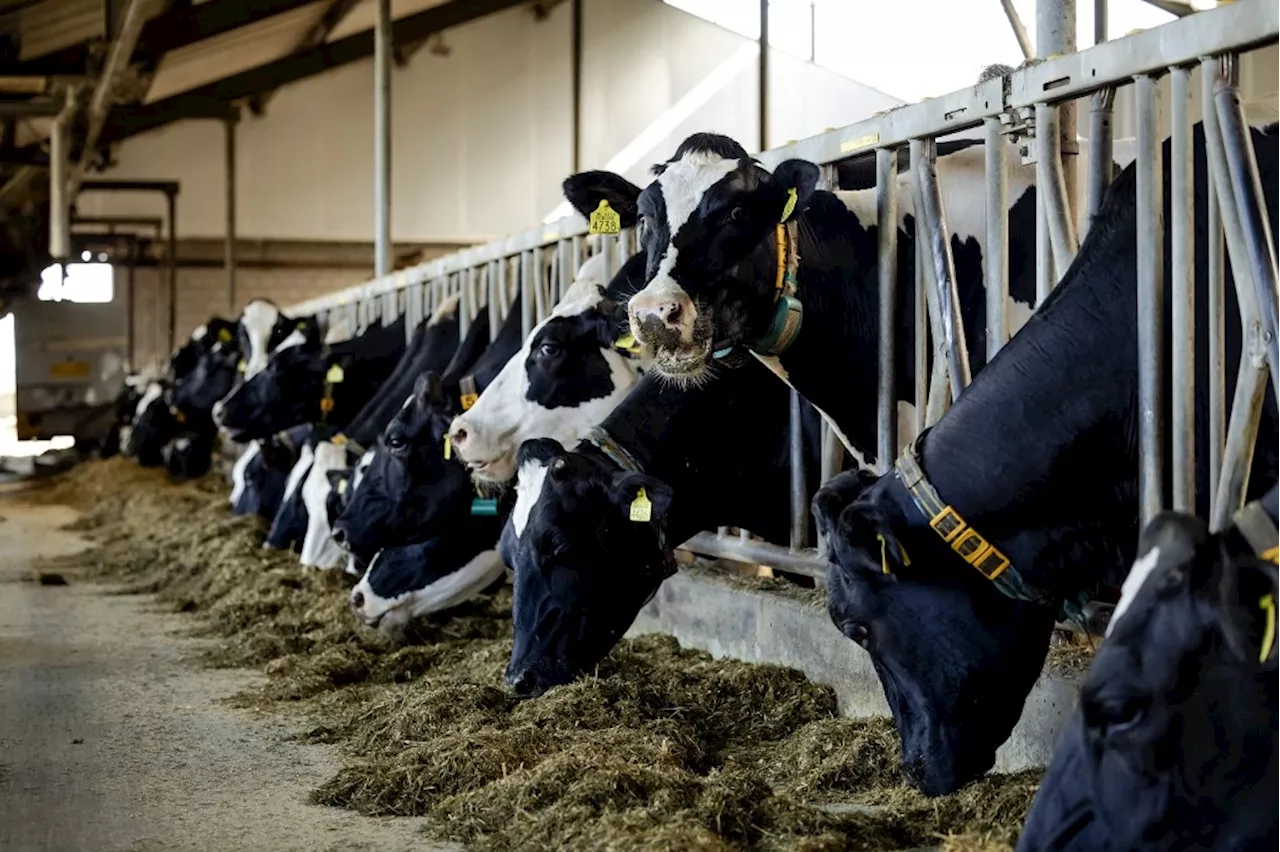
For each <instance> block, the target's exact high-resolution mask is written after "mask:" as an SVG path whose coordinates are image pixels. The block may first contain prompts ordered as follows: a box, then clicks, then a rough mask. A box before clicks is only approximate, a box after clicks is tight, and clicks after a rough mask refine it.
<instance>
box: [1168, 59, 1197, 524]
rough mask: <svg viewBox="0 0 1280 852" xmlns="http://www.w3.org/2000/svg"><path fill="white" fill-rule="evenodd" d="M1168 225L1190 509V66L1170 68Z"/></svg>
mask: <svg viewBox="0 0 1280 852" xmlns="http://www.w3.org/2000/svg"><path fill="white" fill-rule="evenodd" d="M1171 74H1172V77H1171V80H1170V86H1171V88H1170V92H1169V97H1170V100H1171V101H1172V103H1171V104H1170V105H1169V109H1170V122H1171V124H1172V127H1171V135H1172V138H1171V140H1170V146H1171V148H1170V153H1169V159H1170V162H1169V171H1170V177H1171V181H1172V182H1171V184H1170V187H1169V192H1170V193H1171V194H1172V196H1173V197H1172V198H1170V199H1169V219H1170V221H1169V230H1170V246H1171V252H1172V258H1171V260H1172V263H1173V270H1172V274H1173V281H1172V292H1171V296H1172V300H1173V304H1172V306H1171V309H1172V313H1173V335H1172V344H1173V347H1172V364H1171V371H1172V375H1173V386H1172V390H1173V393H1172V399H1171V400H1170V402H1171V403H1172V406H1173V416H1172V417H1171V418H1170V420H1171V426H1172V429H1173V435H1172V437H1171V439H1170V449H1171V451H1172V452H1173V483H1172V492H1173V508H1174V510H1175V511H1179V512H1194V511H1195V505H1196V503H1195V500H1196V459H1195V452H1196V413H1195V380H1196V378H1195V377H1196V350H1195V346H1196V328H1195V321H1196V311H1195V298H1196V290H1195V277H1194V276H1195V230H1194V227H1195V170H1194V161H1193V159H1192V149H1193V145H1192V139H1193V137H1192V127H1191V70H1190V69H1188V68H1174V69H1172V71H1171Z"/></svg>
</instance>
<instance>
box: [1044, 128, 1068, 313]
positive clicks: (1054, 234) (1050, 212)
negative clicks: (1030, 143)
mask: <svg viewBox="0 0 1280 852" xmlns="http://www.w3.org/2000/svg"><path fill="white" fill-rule="evenodd" d="M1059 121H1060V116H1059V115H1058V112H1057V107H1050V106H1045V105H1044V104H1036V197H1037V201H1038V203H1039V206H1040V207H1041V208H1042V209H1043V211H1044V213H1043V216H1044V225H1045V228H1046V230H1047V231H1048V235H1049V245H1050V247H1051V249H1052V251H1053V269H1054V274H1053V275H1052V277H1050V278H1047V279H1044V280H1042V281H1040V282H1037V283H1038V284H1040V285H1048V287H1049V288H1050V289H1052V287H1053V286H1054V285H1056V284H1057V283H1058V279H1059V278H1061V277H1062V275H1063V273H1065V272H1066V271H1067V267H1068V266H1070V265H1071V261H1072V259H1074V258H1075V254H1076V235H1075V227H1074V226H1073V225H1072V223H1071V204H1070V202H1069V201H1068V200H1067V188H1066V182H1065V177H1066V176H1065V175H1064V174H1063V171H1062V169H1063V167H1062V152H1061V148H1060V147H1059V146H1060V145H1061V142H1062V140H1061V138H1060V136H1059V134H1058V130H1057V128H1058V123H1059ZM1048 295H1049V292H1048V290H1046V291H1044V292H1037V297H1038V298H1037V302H1039V301H1043V300H1044V297H1045V296H1048Z"/></svg>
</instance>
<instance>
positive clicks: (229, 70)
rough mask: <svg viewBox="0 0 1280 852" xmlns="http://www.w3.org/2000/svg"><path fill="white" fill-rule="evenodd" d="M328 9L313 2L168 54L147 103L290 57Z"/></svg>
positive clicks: (157, 73) (163, 60)
mask: <svg viewBox="0 0 1280 852" xmlns="http://www.w3.org/2000/svg"><path fill="white" fill-rule="evenodd" d="M327 6H328V3H327V2H319V3H311V4H309V5H306V6H301V7H299V8H297V9H294V10H293V11H292V12H286V13H285V14H283V15H275V16H273V17H270V18H267V19H266V20H264V21H259V22H258V23H256V24H251V25H249V26H247V27H241V28H240V29H237V30H233V31H231V32H228V33H223V34H222V35H220V36H217V37H215V38H210V39H205V40H204V41H201V42H197V43H195V44H193V45H190V46H189V47H184V48H182V49H181V50H175V51H173V52H172V53H166V54H165V55H164V58H163V59H161V60H160V67H159V68H158V69H157V72H156V76H155V80H154V81H153V82H152V84H151V91H150V92H148V93H147V103H151V102H153V101H158V100H160V99H162V98H167V97H169V96H170V95H176V94H179V93H181V92H186V91H189V90H191V89H194V88H196V87H198V86H203V85H205V84H206V83H211V82H213V81H214V80H220V79H222V78H223V77H228V76H230V75H232V74H238V73H239V72H241V71H247V70H248V69H250V68H254V67H257V66H258V65H262V64H264V63H267V62H272V61H274V60H276V59H280V58H281V57H284V56H287V55H289V54H290V53H292V52H293V51H294V49H296V48H297V46H298V42H300V41H301V40H302V37H303V36H304V35H305V34H306V32H307V30H308V29H310V28H311V26H312V25H314V24H315V23H316V22H317V21H319V20H320V18H321V16H322V15H323V14H324V10H325V8H326V7H327Z"/></svg>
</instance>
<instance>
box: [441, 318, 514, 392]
mask: <svg viewBox="0 0 1280 852" xmlns="http://www.w3.org/2000/svg"><path fill="white" fill-rule="evenodd" d="M521 332H522V328H521V322H520V299H519V297H517V298H516V300H515V301H514V302H512V304H511V312H510V313H509V314H508V315H507V319H506V321H505V322H504V323H503V324H502V329H501V330H500V331H499V332H498V336H497V338H495V339H494V341H493V342H492V343H490V344H489V346H488V347H487V348H486V349H485V350H484V351H483V352H482V353H480V357H478V358H477V359H476V360H475V362H474V363H472V364H454V365H451V366H450V368H449V372H448V374H447V375H445V376H444V378H443V383H444V385H445V387H446V388H448V389H449V393H450V394H451V395H452V396H453V397H454V399H455V400H458V399H459V397H460V395H461V393H462V391H461V390H460V385H461V383H462V380H463V379H465V378H468V377H469V378H470V379H471V380H472V381H473V382H474V383H475V390H476V393H482V392H483V391H484V389H485V388H487V387H488V386H489V385H490V384H491V383H492V382H493V380H494V379H495V378H497V376H498V373H500V372H502V368H503V367H505V366H506V365H507V362H508V361H510V360H511V359H512V358H513V357H515V355H516V353H518V352H519V351H520V346H521V344H522V343H523V336H524V335H523V334H522V333H521Z"/></svg>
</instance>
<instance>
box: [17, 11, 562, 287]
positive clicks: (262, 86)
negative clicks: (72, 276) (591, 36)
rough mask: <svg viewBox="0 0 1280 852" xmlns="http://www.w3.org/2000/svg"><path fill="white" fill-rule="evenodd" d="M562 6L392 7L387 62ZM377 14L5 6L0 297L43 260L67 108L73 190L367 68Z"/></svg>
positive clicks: (21, 284) (25, 282)
mask: <svg viewBox="0 0 1280 852" xmlns="http://www.w3.org/2000/svg"><path fill="white" fill-rule="evenodd" d="M560 2H563V0H538V2H531V0H392V3H391V14H392V18H393V21H394V23H393V25H392V40H393V43H394V56H395V61H396V63H397V64H399V65H403V64H406V63H407V62H409V60H410V59H411V57H412V56H413V55H414V54H415V53H416V52H417V51H418V50H420V49H422V48H423V47H426V48H428V49H430V50H435V51H437V52H442V51H444V50H447V48H444V47H443V46H442V45H441V44H440V41H439V34H440V33H442V32H443V31H445V30H447V29H449V28H451V27H457V26H460V25H462V24H465V23H468V22H469V21H473V20H476V19H477V18H481V17H484V16H486V15H491V14H495V13H497V12H501V11H504V10H506V9H509V8H511V7H515V6H528V7H529V9H530V12H531V14H534V15H538V16H543V15H545V14H546V13H547V12H548V11H549V10H550V8H551V7H554V6H556V5H558V4H559V3H560ZM375 16H376V12H375V4H374V2H372V0H254V2H252V3H249V2H246V0H0V212H2V213H3V215H4V221H5V228H4V229H3V232H0V296H2V295H3V294H5V293H6V292H7V293H12V292H13V291H15V290H19V291H22V290H25V289H26V288H27V287H29V286H30V285H31V284H32V283H33V281H34V278H33V277H32V274H31V273H30V270H32V269H39V268H42V266H43V261H44V260H45V259H46V258H47V257H48V250H47V247H48V231H49V228H48V190H49V179H48V174H49V170H48V164H49V136H50V128H51V126H52V124H53V121H54V120H55V118H56V116H57V115H58V114H59V112H60V111H61V110H63V109H64V108H65V106H66V104H67V98H68V97H70V98H71V100H72V102H73V104H74V109H73V110H72V111H71V113H70V114H71V119H70V124H69V127H68V143H69V145H68V147H69V160H70V162H71V163H72V164H73V167H72V173H71V182H72V184H73V185H74V184H76V183H77V182H78V181H79V180H80V179H81V178H83V177H84V175H85V173H86V172H90V171H93V170H99V169H101V168H102V167H104V166H106V165H109V164H110V163H111V162H112V158H113V156H114V152H115V151H116V150H117V149H118V147H119V145H120V143H122V142H123V141H124V140H126V139H128V138H130V137H132V136H136V135H138V134H141V133H147V132H149V131H152V130H157V129H159V128H162V127H165V126H167V125H170V124H173V123H174V122H178V121H182V120H184V119H192V118H204V119H210V118H212V119H224V120H225V119H234V118H237V117H238V116H239V115H240V114H241V111H242V110H246V109H247V110H249V111H250V112H251V113H253V114H255V115H262V114H264V113H265V112H266V111H267V110H269V109H270V106H269V103H270V100H271V96H272V94H273V93H274V92H275V91H276V90H277V89H279V88H280V87H282V86H286V85H288V84H290V83H294V82H297V81H299V80H304V79H306V78H308V77H313V76H315V75H317V74H322V73H324V72H326V71H329V70H331V69H334V68H339V67H341V66H344V65H348V64H351V63H354V62H359V61H361V60H363V59H366V58H369V57H371V56H373V51H374V38H373V25H374V20H375ZM27 279H32V280H27Z"/></svg>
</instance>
